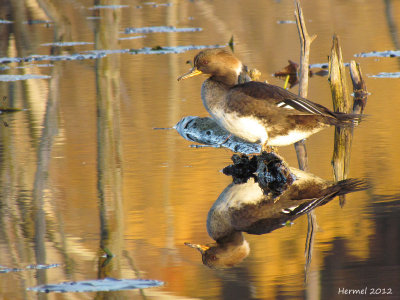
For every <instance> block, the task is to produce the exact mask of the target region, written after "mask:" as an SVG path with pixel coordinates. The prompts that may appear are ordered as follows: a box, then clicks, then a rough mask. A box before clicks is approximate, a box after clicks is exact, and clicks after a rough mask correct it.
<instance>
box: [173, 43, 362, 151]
mask: <svg viewBox="0 0 400 300" xmlns="http://www.w3.org/2000/svg"><path fill="white" fill-rule="evenodd" d="M246 68H247V67H246V66H245V65H244V64H243V63H242V62H241V61H240V60H239V59H238V58H236V56H234V55H233V53H231V52H230V51H228V50H225V49H222V48H217V49H206V50H202V51H200V52H199V53H198V54H197V55H196V56H195V57H194V61H193V68H191V69H190V71H189V72H187V73H185V74H183V75H182V76H180V77H179V78H178V81H182V80H184V79H187V78H191V77H194V76H198V75H200V74H205V75H208V76H209V77H208V78H207V79H206V80H205V81H204V82H203V84H202V87H201V99H202V102H203V105H204V107H205V108H206V110H207V111H208V113H209V114H210V115H211V117H212V118H213V119H214V120H215V121H216V122H217V123H218V125H219V126H221V127H222V128H224V129H225V130H227V131H228V132H229V133H231V134H233V135H235V136H237V137H239V138H241V139H243V140H245V141H247V142H250V143H258V144H260V145H261V151H270V150H271V149H273V148H274V147H279V146H286V145H290V144H293V143H295V142H297V141H300V140H303V139H306V138H308V137H309V136H311V135H313V134H315V133H317V132H319V131H321V130H322V129H324V128H326V127H329V126H340V127H351V126H354V124H357V123H358V121H360V120H361V116H360V115H358V114H347V113H340V112H333V111H331V110H329V109H328V108H326V107H324V106H323V105H320V104H318V103H314V102H312V101H310V100H308V99H305V98H302V97H300V96H297V95H296V94H294V93H292V92H290V91H288V90H286V89H284V88H281V87H279V86H275V85H272V84H268V83H265V82H259V81H248V82H245V83H239V80H240V78H241V76H243V75H242V74H243V71H244V70H245V69H246Z"/></svg>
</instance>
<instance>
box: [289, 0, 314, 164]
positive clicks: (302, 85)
mask: <svg viewBox="0 0 400 300" xmlns="http://www.w3.org/2000/svg"><path fill="white" fill-rule="evenodd" d="M295 5H296V9H295V12H294V14H295V17H296V24H297V30H298V32H299V37H300V49H301V51H300V71H299V96H301V97H303V98H307V94H308V74H309V70H308V69H309V67H308V66H309V61H310V46H311V43H312V42H313V41H314V39H315V38H316V37H317V36H316V35H313V36H311V37H310V35H309V34H308V31H307V28H306V24H305V22H304V16H303V11H302V9H301V6H300V2H298V1H296V3H295ZM294 147H295V149H296V154H297V161H298V163H299V168H300V169H301V170H304V171H307V170H308V157H307V149H306V145H305V142H304V141H298V142H296V143H295V144H294Z"/></svg>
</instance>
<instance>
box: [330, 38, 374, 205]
mask: <svg viewBox="0 0 400 300" xmlns="http://www.w3.org/2000/svg"><path fill="white" fill-rule="evenodd" d="M350 75H351V78H352V82H353V92H354V102H353V105H351V102H350V99H349V95H348V91H347V83H346V78H345V67H344V64H343V58H342V50H341V48H340V44H339V38H338V37H337V36H336V35H334V37H333V45H332V52H331V56H330V59H329V82H330V85H331V92H332V101H333V107H334V110H335V111H336V112H344V113H350V112H353V113H357V114H361V113H362V112H363V111H364V108H365V105H366V102H367V91H366V85H365V82H364V80H363V79H362V74H361V69H360V66H359V65H358V64H356V62H355V61H352V62H351V63H350ZM352 140H353V128H340V127H336V128H335V144H334V150H333V156H332V166H333V171H334V179H335V181H339V180H343V179H346V178H347V177H348V173H349V166H350V150H351V145H352ZM339 203H340V205H341V206H343V205H344V204H345V197H344V196H340V197H339Z"/></svg>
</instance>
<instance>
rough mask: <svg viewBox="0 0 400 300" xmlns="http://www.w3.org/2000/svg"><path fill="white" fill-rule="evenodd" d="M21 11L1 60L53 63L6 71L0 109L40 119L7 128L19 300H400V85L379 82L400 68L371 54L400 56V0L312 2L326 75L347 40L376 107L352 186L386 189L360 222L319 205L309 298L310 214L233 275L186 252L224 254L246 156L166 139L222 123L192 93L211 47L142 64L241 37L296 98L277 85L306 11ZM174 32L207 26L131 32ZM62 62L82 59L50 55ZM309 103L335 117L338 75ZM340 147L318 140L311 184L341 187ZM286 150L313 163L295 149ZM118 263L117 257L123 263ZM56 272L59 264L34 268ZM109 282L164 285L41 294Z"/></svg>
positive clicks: (6, 284)
mask: <svg viewBox="0 0 400 300" xmlns="http://www.w3.org/2000/svg"><path fill="white" fill-rule="evenodd" d="M17 2H18V1H17ZM17 2H16V3H17ZM16 3H14V1H10V3H8V2H6V3H3V4H1V10H0V20H2V22H1V24H0V29H1V31H0V32H1V33H0V34H1V41H2V43H1V45H2V46H1V49H0V57H1V58H3V57H4V58H27V57H38V56H40V58H43V57H44V59H43V60H42V59H40V60H35V59H30V60H23V59H20V60H18V59H17V60H14V61H13V62H10V63H6V62H5V61H3V60H2V62H3V64H2V67H7V68H4V69H3V68H2V69H1V72H0V73H1V74H0V75H1V76H6V75H7V76H13V75H18V76H20V77H17V78H18V79H21V80H16V81H1V82H0V91H1V93H0V98H1V99H2V98H3V96H6V99H5V100H0V101H3V103H0V106H3V107H14V108H20V109H23V110H21V111H17V112H14V113H7V114H1V115H0V118H1V119H2V121H4V122H6V123H7V125H8V126H2V125H3V124H2V122H1V123H0V162H1V163H0V174H1V175H0V186H1V188H0V193H1V194H0V222H1V226H0V228H1V230H0V254H1V255H0V266H1V267H2V268H3V269H4V268H15V270H14V271H10V272H4V273H0V277H1V278H0V294H1V295H2V296H3V298H4V299H45V298H46V299H47V298H49V299H69V298H71V297H75V298H77V299H88V298H89V299H91V298H94V297H98V298H100V297H103V298H105V299H107V298H108V297H110V298H112V297H115V298H118V299H132V298H133V299H142V298H143V299H145V298H147V299H162V298H163V297H165V298H167V297H170V298H173V299H175V298H176V299H275V298H282V299H293V298H299V299H301V298H309V299H342V298H343V296H342V295H338V291H339V289H340V288H347V289H364V288H365V287H368V292H369V291H370V290H369V289H370V288H374V289H377V288H381V289H386V291H387V290H388V289H392V292H393V295H385V297H384V299H391V298H392V299H395V298H398V297H399V295H400V290H399V286H400V276H399V274H400V242H399V241H400V201H399V200H400V180H399V178H400V155H399V148H400V123H399V122H398V116H399V108H398V107H399V101H400V97H399V95H400V84H399V78H387V77H383V78H380V77H376V76H375V75H378V74H380V73H382V72H385V73H388V74H391V73H396V72H397V73H398V72H399V71H400V70H399V68H400V60H399V58H398V57H390V56H389V57H360V56H359V55H358V54H360V53H371V52H373V51H380V52H384V51H398V50H399V47H400V44H399V39H400V36H399V30H400V29H399V27H400V3H399V2H398V1H390V0H387V1H368V2H365V1H364V2H360V1H347V2H343V1H338V0H330V1H311V0H304V1H302V6H303V11H304V14H305V19H306V23H307V28H308V31H309V33H310V34H317V36H318V37H317V39H316V40H315V41H314V42H313V43H312V46H311V57H310V63H313V64H317V63H318V64H319V63H326V62H327V56H328V55H329V54H330V48H331V44H332V36H333V34H334V33H337V34H338V35H339V38H340V41H341V45H342V50H343V57H344V60H345V61H346V62H349V61H350V60H351V59H355V60H356V61H357V62H358V63H360V65H361V69H362V71H363V74H364V77H365V79H366V84H367V88H368V91H369V92H370V93H371V95H369V96H368V104H367V107H366V111H365V113H366V114H367V115H368V118H367V119H366V121H365V122H363V123H362V124H361V125H360V126H359V127H357V128H356V130H355V132H354V139H353V143H352V152H351V162H350V172H349V177H352V178H363V179H365V180H367V181H368V183H369V184H370V186H371V188H370V189H369V190H367V191H362V192H357V193H354V194H350V195H348V196H347V197H346V204H345V206H344V207H343V208H341V207H340V205H339V203H338V200H337V199H335V200H333V201H332V202H330V203H329V204H327V205H325V206H323V207H321V208H318V209H316V211H315V214H316V218H317V222H318V230H317V231H316V233H315V239H314V245H313V253H312V261H311V265H310V267H309V272H308V278H307V284H306V285H305V284H304V281H305V257H304V247H305V241H306V234H307V218H306V217H301V218H299V219H297V220H296V221H295V223H294V224H293V225H292V226H290V227H284V228H281V229H279V230H276V231H273V232H271V233H270V234H267V235H261V236H256V235H246V239H247V240H248V242H249V245H250V249H251V250H250V254H249V256H248V257H247V258H246V259H245V260H244V261H243V262H242V263H241V264H239V265H237V266H235V267H233V268H230V269H224V270H213V269H208V268H207V267H205V266H203V265H202V263H201V259H200V254H199V253H198V252H196V251H194V250H193V249H190V248H188V247H186V246H185V245H184V242H192V243H207V242H212V239H211V238H210V237H209V236H208V235H207V231H206V217H207V212H208V210H209V209H210V207H211V206H212V204H213V202H214V201H215V200H216V199H217V198H218V196H219V195H220V193H221V192H222V191H223V190H224V189H225V187H226V186H228V185H229V184H230V183H231V181H232V180H231V178H230V177H228V176H225V175H223V174H222V173H221V172H220V170H222V169H223V168H224V167H225V166H226V165H228V164H229V163H230V162H231V161H230V158H231V156H232V152H230V151H229V150H226V149H215V148H192V147H189V146H190V144H191V143H190V142H188V141H186V140H184V139H183V138H182V137H181V136H180V135H179V134H178V133H177V132H176V131H175V130H155V129H154V128H172V127H173V126H174V125H175V124H176V123H177V122H178V121H179V120H180V119H181V118H182V117H184V116H189V115H193V116H207V112H206V111H205V109H204V108H203V106H202V103H201V101H200V85H201V82H202V80H204V78H200V77H199V78H193V79H190V80H186V81H184V82H180V83H178V82H177V81H176V79H177V77H178V76H179V75H181V74H183V73H184V72H186V71H187V70H188V69H189V67H190V66H189V65H187V64H186V61H187V60H191V59H193V56H194V55H195V54H196V53H197V52H198V51H199V50H190V49H193V48H188V49H187V50H188V51H183V52H180V53H168V54H152V55H144V54H140V53H139V54H138V53H135V51H133V52H131V51H130V50H131V49H143V48H145V47H147V48H149V49H152V48H153V49H159V47H161V48H162V47H178V46H182V47H190V46H196V47H197V46H199V47H202V46H205V45H211V46H216V45H226V44H227V43H228V41H229V40H230V38H231V36H232V35H233V36H234V42H235V45H234V50H235V53H236V55H237V56H238V57H239V58H240V59H241V60H242V61H243V62H245V63H246V64H247V65H249V66H251V67H255V68H257V69H259V70H260V71H261V73H262V78H261V79H262V80H268V81H269V82H270V83H273V84H277V85H280V86H282V85H283V81H281V80H279V79H277V78H274V77H273V76H272V75H271V74H273V73H275V72H277V71H279V70H280V69H282V68H283V67H284V66H285V65H287V60H288V59H291V60H293V61H296V62H298V61H299V55H300V48H299V39H298V33H297V29H296V25H295V24H293V23H292V22H282V21H292V20H294V17H293V11H294V6H293V1H287V0H283V1H274V0H268V1H244V0H235V1H231V2H230V4H229V5H227V2H226V1H200V0H198V1H176V0H175V1H168V2H161V1H156V2H155V3H148V2H146V1H125V0H122V1H85V0H81V1H55V2H54V5H52V6H47V4H46V3H44V2H43V1H39V0H38V1H19V2H18V3H19V4H20V5H14V4H16ZM166 4H168V5H166ZM108 5H112V6H111V7H106V6H108ZM6 21H10V22H6ZM159 26H165V28H192V29H196V30H187V31H188V32H178V31H179V30H169V31H172V32H148V31H146V33H145V36H143V34H142V33H141V32H140V31H139V33H125V31H126V30H127V29H129V28H148V27H155V28H159ZM171 26H172V27H171ZM163 28H164V27H163ZM197 28H199V30H197ZM200 29H201V30H200ZM128 31H129V30H128ZM167 31H168V30H167ZM138 35H140V36H141V37H140V38H133V37H135V36H138ZM129 37H132V38H130V39H127V38H129ZM125 49H126V51H125ZM96 51H97V52H96ZM99 51H100V52H99ZM102 51H103V52H102ZM104 51H106V52H104ZM89 53H96V54H98V53H105V54H104V55H99V56H96V55H92V56H90V55H89ZM77 54H82V56H81V57H76V55H77ZM85 55H88V56H85ZM55 56H57V57H58V56H62V57H69V58H73V59H62V60H58V59H57V60H56V59H54V60H52V59H48V60H47V59H46V57H55ZM48 77H49V78H48ZM7 78H9V77H7ZM14 78H15V77H14ZM0 79H1V78H0ZM349 82H350V81H349ZM292 91H293V92H295V93H297V88H296V87H294V88H293V89H292ZM308 95H309V98H310V99H311V100H314V101H315V102H318V103H321V104H323V105H325V106H327V107H332V104H331V95H330V91H329V85H328V82H327V78H326V77H318V76H315V77H313V78H312V79H311V80H310V85H309V93H308ZM333 135H334V130H333V129H326V130H324V131H323V132H320V133H318V134H316V135H314V136H312V137H311V138H309V139H308V141H307V150H308V156H309V167H310V172H312V173H314V174H316V175H317V176H319V177H321V178H324V179H326V180H333V175H332V174H333V172H332V167H331V158H332V152H333ZM279 151H280V154H281V155H282V156H283V157H285V159H286V160H287V162H288V163H289V164H290V165H291V166H294V167H296V166H297V159H296V154H295V151H294V149H293V146H288V147H282V148H281V149H280V150H279ZM102 249H108V250H109V251H110V252H111V253H112V254H113V258H112V259H111V260H110V261H109V262H108V263H104V261H105V257H104V254H105V252H104V251H103V250H102ZM40 264H43V265H53V264H57V267H53V268H44V269H42V268H32V269H30V268H27V266H29V265H40ZM1 270H2V269H1V268H0V271H1ZM105 277H112V278H116V279H135V278H137V279H151V280H158V281H162V282H164V286H162V287H155V288H149V289H143V290H141V291H138V290H128V291H118V292H96V293H78V294H70V293H67V294H54V293H49V294H42V293H38V292H36V291H32V290H27V289H28V288H31V287H35V286H38V285H43V284H58V283H62V282H66V281H68V282H69V281H86V280H94V279H102V278H105ZM368 297H374V298H376V299H378V298H379V297H380V296H372V295H369V296H367V297H363V299H364V298H368ZM381 297H383V296H381Z"/></svg>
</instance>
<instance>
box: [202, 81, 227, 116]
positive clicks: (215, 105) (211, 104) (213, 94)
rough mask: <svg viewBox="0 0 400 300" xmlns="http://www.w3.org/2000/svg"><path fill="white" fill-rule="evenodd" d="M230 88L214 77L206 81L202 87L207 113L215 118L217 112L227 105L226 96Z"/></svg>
mask: <svg viewBox="0 0 400 300" xmlns="http://www.w3.org/2000/svg"><path fill="white" fill-rule="evenodd" d="M229 88H230V86H228V85H226V84H224V83H222V82H219V81H216V80H214V79H213V77H210V78H208V79H207V80H206V81H204V83H203V85H202V87H201V99H202V100H203V104H204V107H205V108H206V109H207V111H208V112H209V113H210V114H211V115H212V116H214V114H215V110H216V109H219V108H221V107H222V106H223V105H224V104H225V96H226V94H227V93H228V90H229Z"/></svg>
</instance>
